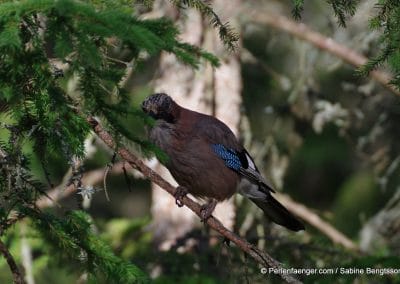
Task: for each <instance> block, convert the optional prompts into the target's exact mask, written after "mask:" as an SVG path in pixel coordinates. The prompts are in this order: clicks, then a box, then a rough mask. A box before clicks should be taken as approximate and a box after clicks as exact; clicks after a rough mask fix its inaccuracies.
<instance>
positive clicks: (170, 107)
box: [142, 93, 178, 122]
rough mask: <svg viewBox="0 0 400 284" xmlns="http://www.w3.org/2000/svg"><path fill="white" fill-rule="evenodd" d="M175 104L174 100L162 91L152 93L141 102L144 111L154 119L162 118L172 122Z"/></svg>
mask: <svg viewBox="0 0 400 284" xmlns="http://www.w3.org/2000/svg"><path fill="white" fill-rule="evenodd" d="M177 106H178V105H177V104H176V103H175V102H174V100H173V99H172V98H171V97H170V96H168V95H167V94H164V93H159V94H153V95H151V96H150V97H148V98H147V99H146V100H144V101H143V103H142V109H143V111H144V112H145V113H147V114H148V115H150V116H151V117H153V118H154V119H162V120H165V121H167V122H174V120H175V119H176V117H175V112H176V108H177Z"/></svg>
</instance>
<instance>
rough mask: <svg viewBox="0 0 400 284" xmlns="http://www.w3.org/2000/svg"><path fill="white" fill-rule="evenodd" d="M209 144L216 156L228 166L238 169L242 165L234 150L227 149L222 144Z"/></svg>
mask: <svg viewBox="0 0 400 284" xmlns="http://www.w3.org/2000/svg"><path fill="white" fill-rule="evenodd" d="M211 146H212V148H213V150H214V152H215V153H216V154H217V155H218V157H220V158H221V159H222V160H224V162H225V165H226V166H227V167H228V168H230V169H232V170H235V171H238V170H239V169H240V168H241V167H242V163H241V162H240V158H239V156H238V155H237V154H236V153H235V151H234V150H232V149H228V148H226V147H225V146H224V145H222V144H212V145H211Z"/></svg>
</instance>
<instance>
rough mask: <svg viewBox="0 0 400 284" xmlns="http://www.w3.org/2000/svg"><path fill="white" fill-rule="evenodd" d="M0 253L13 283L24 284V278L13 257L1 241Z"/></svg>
mask: <svg viewBox="0 0 400 284" xmlns="http://www.w3.org/2000/svg"><path fill="white" fill-rule="evenodd" d="M0 253H1V254H2V255H3V256H4V258H5V259H6V261H7V263H8V266H9V267H10V270H11V273H12V276H13V282H14V283H16V284H25V280H24V277H23V275H22V273H21V271H20V270H19V268H18V265H17V263H16V262H15V260H14V257H13V256H12V255H11V253H10V251H9V250H8V248H7V247H6V245H5V244H4V243H3V242H2V241H1V240H0Z"/></svg>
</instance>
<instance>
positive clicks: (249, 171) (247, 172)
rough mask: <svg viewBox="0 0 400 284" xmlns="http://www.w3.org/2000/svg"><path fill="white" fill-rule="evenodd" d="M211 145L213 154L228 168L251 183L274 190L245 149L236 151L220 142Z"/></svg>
mask: <svg viewBox="0 0 400 284" xmlns="http://www.w3.org/2000/svg"><path fill="white" fill-rule="evenodd" d="M211 147H212V149H213V151H214V152H215V154H216V155H217V156H218V157H220V158H221V159H222V160H224V163H225V165H226V166H227V167H228V168H230V169H232V170H234V171H236V172H237V173H239V174H240V175H241V176H243V177H245V178H246V179H248V180H249V181H250V182H251V183H253V184H256V185H260V187H261V188H262V189H266V190H268V191H272V192H275V191H274V190H273V189H272V187H271V186H270V185H269V183H268V182H267V181H266V180H265V179H264V178H263V177H262V176H261V174H260V172H259V171H258V169H257V167H256V165H255V163H254V160H253V159H252V158H251V156H250V155H249V153H248V152H247V151H246V150H245V149H242V150H241V151H237V150H234V149H231V148H228V147H225V146H224V145H222V144H212V145H211Z"/></svg>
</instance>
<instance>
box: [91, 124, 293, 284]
mask: <svg viewBox="0 0 400 284" xmlns="http://www.w3.org/2000/svg"><path fill="white" fill-rule="evenodd" d="M88 122H89V123H90V125H91V126H92V128H93V130H94V132H95V133H96V134H97V135H98V136H99V137H100V138H101V139H102V140H103V141H104V142H105V143H106V144H107V146H108V147H110V148H111V149H116V144H115V142H114V139H113V138H112V136H111V135H110V134H109V133H108V132H106V131H105V130H104V129H103V127H102V126H101V125H100V124H99V122H98V121H97V120H96V119H94V118H93V117H89V118H88ZM116 151H117V153H118V154H119V155H120V156H121V157H122V159H124V160H125V161H127V162H128V163H129V164H130V165H131V166H132V167H133V168H134V169H137V170H138V171H140V172H141V173H142V174H143V175H144V176H146V177H147V178H148V179H150V180H151V181H152V182H154V183H155V184H157V185H159V186H160V187H161V188H162V189H164V190H165V191H167V192H168V193H169V194H171V195H172V196H174V195H175V193H176V188H175V187H173V186H172V185H171V184H170V183H169V182H167V181H166V180H164V179H163V178H162V177H161V176H160V175H158V174H157V173H156V172H155V171H153V170H152V169H150V168H149V167H147V166H146V165H145V164H144V163H143V162H142V161H141V160H140V159H139V158H137V157H136V156H135V155H134V154H133V153H131V152H130V151H129V150H128V149H126V148H119V149H118V150H116ZM182 203H183V204H184V205H186V206H187V207H188V208H189V209H191V210H192V211H193V212H194V213H196V214H197V215H198V216H199V217H200V216H201V215H200V210H201V206H200V205H199V204H198V203H196V202H195V201H193V199H191V198H189V197H187V196H185V197H183V198H182ZM206 223H207V224H208V225H209V226H210V227H211V228H213V229H214V230H215V231H217V232H218V233H220V234H221V235H222V236H224V237H225V238H227V239H229V240H230V241H231V242H233V243H235V244H236V245H237V246H238V247H239V248H240V249H241V250H242V251H244V252H245V253H247V254H248V255H250V256H251V257H252V258H253V259H255V260H256V261H257V262H258V263H259V264H261V265H262V266H263V267H272V268H275V269H277V271H279V272H280V271H281V270H282V265H281V264H280V263H279V262H278V261H276V260H275V259H274V258H272V257H271V256H270V255H269V254H267V253H265V252H263V251H261V250H259V249H258V248H257V247H255V246H254V245H252V244H250V243H249V242H247V241H246V240H244V239H242V238H240V237H239V236H238V235H236V234H235V233H233V232H232V231H230V230H228V229H227V228H225V227H224V226H223V225H222V224H221V222H220V221H219V220H218V219H216V218H215V217H213V216H211V217H210V218H209V219H207V221H206ZM279 275H280V277H281V278H282V279H284V280H285V281H286V282H288V283H300V282H299V280H297V279H295V278H294V277H292V276H291V275H288V274H285V273H283V272H281V273H280V274H279Z"/></svg>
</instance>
